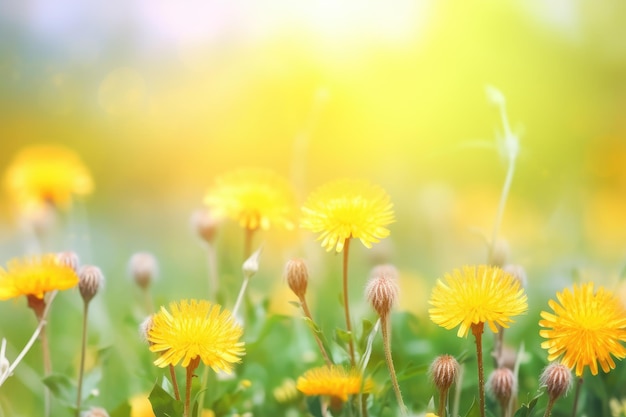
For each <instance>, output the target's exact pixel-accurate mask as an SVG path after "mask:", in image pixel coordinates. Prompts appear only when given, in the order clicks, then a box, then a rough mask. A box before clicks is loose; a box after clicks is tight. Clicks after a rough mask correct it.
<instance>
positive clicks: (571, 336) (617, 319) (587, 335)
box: [539, 282, 626, 376]
mask: <svg viewBox="0 0 626 417" xmlns="http://www.w3.org/2000/svg"><path fill="white" fill-rule="evenodd" d="M593 285H594V284H593V282H589V283H584V284H581V285H580V286H579V285H576V284H574V289H573V291H570V290H569V288H566V289H565V290H564V291H563V292H562V293H557V294H556V297H557V300H558V302H557V301H554V300H550V301H549V302H548V305H549V306H550V308H551V309H552V310H553V313H549V312H546V311H542V312H541V317H542V319H543V320H540V321H539V325H540V326H541V327H544V328H545V329H543V330H540V331H539V335H540V336H541V337H544V338H546V339H547V340H546V341H544V342H543V343H542V344H541V347H542V348H544V349H547V350H548V360H549V361H553V360H555V359H557V358H559V357H561V356H562V358H561V363H562V364H563V365H565V366H567V367H569V368H570V369H572V368H574V367H575V368H576V375H577V376H581V375H582V374H583V371H584V369H585V367H586V366H588V367H589V369H591V373H592V374H593V375H597V374H598V362H599V363H600V367H601V368H602V370H603V371H604V372H609V371H610V370H611V369H613V368H615V362H614V361H613V358H612V357H611V355H612V356H614V357H616V358H618V359H622V358H624V357H626V348H624V345H623V344H622V343H621V342H624V341H626V311H625V310H624V307H623V306H622V304H621V302H620V300H619V299H617V298H616V297H615V296H614V295H613V294H612V293H611V292H610V291H606V290H605V289H604V288H603V287H599V288H598V290H597V291H596V292H595V293H594V290H593Z"/></svg>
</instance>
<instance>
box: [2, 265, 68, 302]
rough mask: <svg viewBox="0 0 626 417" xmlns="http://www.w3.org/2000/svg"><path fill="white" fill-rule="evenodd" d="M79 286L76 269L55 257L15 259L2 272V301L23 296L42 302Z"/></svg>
mask: <svg viewBox="0 0 626 417" xmlns="http://www.w3.org/2000/svg"><path fill="white" fill-rule="evenodd" d="M76 284H78V275H77V274H76V272H75V271H74V269H73V268H72V267H71V266H68V265H65V264H62V263H61V262H59V260H58V258H57V255H55V254H47V255H42V256H33V257H30V258H24V259H13V260H11V261H9V262H8V263H7V269H6V270H5V269H2V268H0V300H7V299H9V298H14V297H19V296H21V295H26V296H33V297H36V298H39V299H43V297H44V295H45V293H47V292H50V291H53V290H66V289H68V288H72V287H74V286H75V285H76Z"/></svg>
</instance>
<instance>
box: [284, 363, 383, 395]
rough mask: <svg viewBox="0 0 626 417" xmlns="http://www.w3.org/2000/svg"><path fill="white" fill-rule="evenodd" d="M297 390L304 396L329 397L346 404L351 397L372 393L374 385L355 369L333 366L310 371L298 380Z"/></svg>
mask: <svg viewBox="0 0 626 417" xmlns="http://www.w3.org/2000/svg"><path fill="white" fill-rule="evenodd" d="M296 388H298V390H299V391H300V392H302V393H303V394H304V395H328V396H330V397H335V398H338V399H340V400H342V401H344V402H345V401H347V400H348V396H349V395H353V394H358V393H360V392H363V393H367V392H371V391H372V389H373V388H374V384H373V382H372V380H371V379H369V378H367V379H365V380H364V379H363V376H362V375H361V374H360V372H359V371H358V370H356V369H354V368H353V369H350V370H347V369H346V368H344V367H342V366H339V365H333V366H330V367H329V366H321V367H318V368H313V369H309V370H308V371H306V372H305V373H304V374H303V375H302V376H301V377H299V378H298V381H297V382H296Z"/></svg>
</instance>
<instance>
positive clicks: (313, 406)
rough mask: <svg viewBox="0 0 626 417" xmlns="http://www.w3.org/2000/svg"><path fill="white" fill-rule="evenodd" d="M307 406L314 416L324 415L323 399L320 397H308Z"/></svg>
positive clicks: (321, 416)
mask: <svg viewBox="0 0 626 417" xmlns="http://www.w3.org/2000/svg"><path fill="white" fill-rule="evenodd" d="M306 407H307V408H308V410H309V413H311V415H313V417H323V414H322V401H321V400H320V397H318V396H313V397H307V398H306Z"/></svg>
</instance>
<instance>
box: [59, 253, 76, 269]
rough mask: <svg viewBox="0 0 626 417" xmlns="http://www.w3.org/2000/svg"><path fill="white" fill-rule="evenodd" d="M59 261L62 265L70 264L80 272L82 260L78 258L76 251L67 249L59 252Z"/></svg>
mask: <svg viewBox="0 0 626 417" xmlns="http://www.w3.org/2000/svg"><path fill="white" fill-rule="evenodd" d="M57 262H58V263H59V264H61V265H65V266H69V267H70V268H72V269H73V270H74V272H76V273H78V267H79V266H80V260H79V259H78V255H77V254H76V252H72V251H67V252H60V253H58V254H57Z"/></svg>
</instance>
